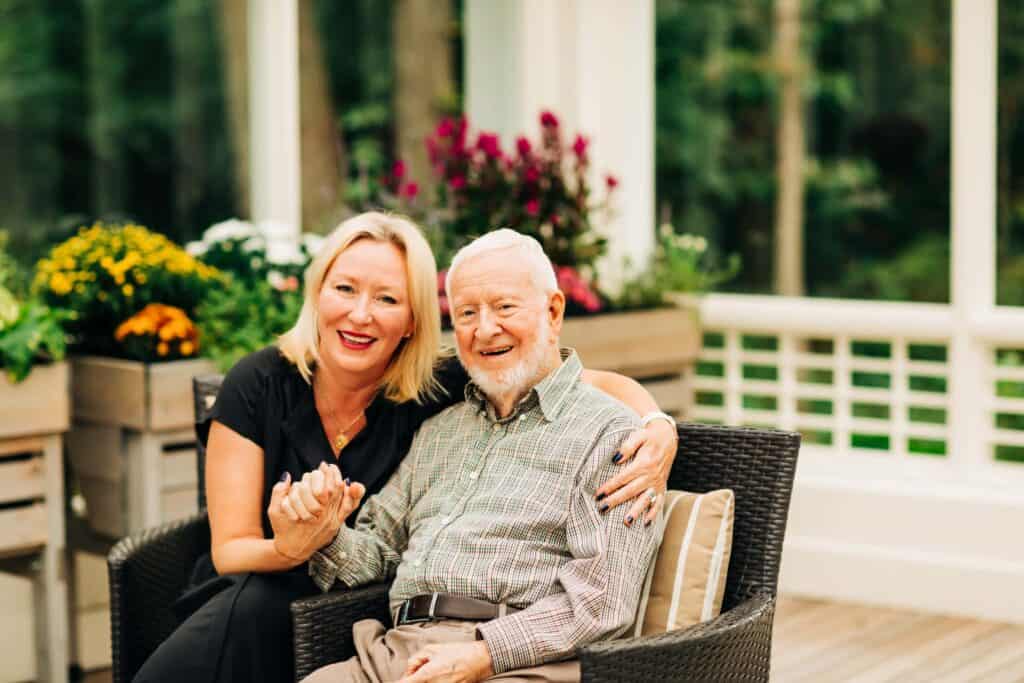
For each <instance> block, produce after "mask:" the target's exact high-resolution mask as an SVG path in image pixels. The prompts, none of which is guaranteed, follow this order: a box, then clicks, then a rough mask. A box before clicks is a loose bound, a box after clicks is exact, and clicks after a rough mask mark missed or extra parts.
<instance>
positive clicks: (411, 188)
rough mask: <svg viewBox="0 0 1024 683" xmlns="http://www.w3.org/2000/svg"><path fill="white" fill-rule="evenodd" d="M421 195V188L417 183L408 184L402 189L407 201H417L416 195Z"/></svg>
mask: <svg viewBox="0 0 1024 683" xmlns="http://www.w3.org/2000/svg"><path fill="white" fill-rule="evenodd" d="M419 193H420V186H419V185H418V184H417V183H406V184H405V186H404V187H402V196H403V197H405V198H406V199H415V197H416V195H418V194H419Z"/></svg>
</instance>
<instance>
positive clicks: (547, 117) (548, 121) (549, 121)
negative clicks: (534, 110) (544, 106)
mask: <svg viewBox="0 0 1024 683" xmlns="http://www.w3.org/2000/svg"><path fill="white" fill-rule="evenodd" d="M540 125H542V126H544V127H545V128H558V118H556V117H555V115H554V114H552V113H551V112H550V111H544V112H541V115H540Z"/></svg>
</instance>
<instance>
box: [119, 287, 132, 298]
mask: <svg viewBox="0 0 1024 683" xmlns="http://www.w3.org/2000/svg"><path fill="white" fill-rule="evenodd" d="M121 291H122V292H124V295H125V296H131V295H132V294H134V293H135V288H134V287H132V286H131V285H125V286H124V287H122V288H121Z"/></svg>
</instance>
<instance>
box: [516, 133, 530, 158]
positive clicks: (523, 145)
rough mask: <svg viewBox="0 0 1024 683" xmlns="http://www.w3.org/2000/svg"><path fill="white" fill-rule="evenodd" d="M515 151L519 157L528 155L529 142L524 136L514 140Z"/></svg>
mask: <svg viewBox="0 0 1024 683" xmlns="http://www.w3.org/2000/svg"><path fill="white" fill-rule="evenodd" d="M516 151H517V152H519V156H521V157H526V156H529V154H530V141H529V140H527V139H526V137H525V136H522V135H520V136H519V137H518V138H516Z"/></svg>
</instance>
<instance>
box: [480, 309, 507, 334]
mask: <svg viewBox="0 0 1024 683" xmlns="http://www.w3.org/2000/svg"><path fill="white" fill-rule="evenodd" d="M500 332H501V326H500V325H498V321H497V319H496V318H495V317H494V314H493V313H491V312H490V311H489V310H488V309H486V308H482V309H480V316H479V320H478V322H477V326H476V337H477V339H490V338H491V337H493V336H495V335H496V334H498V333H500Z"/></svg>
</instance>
